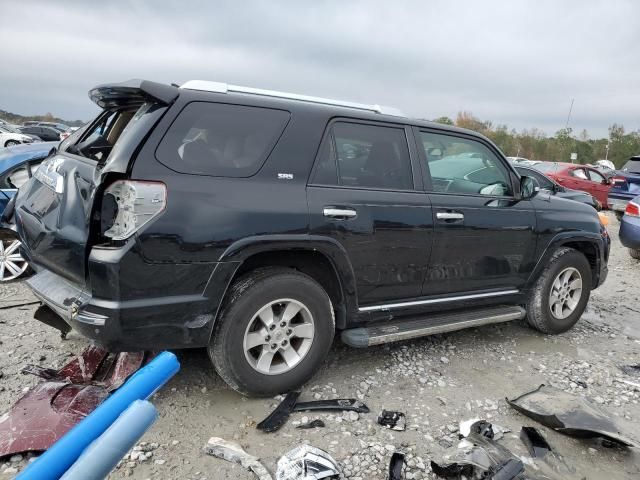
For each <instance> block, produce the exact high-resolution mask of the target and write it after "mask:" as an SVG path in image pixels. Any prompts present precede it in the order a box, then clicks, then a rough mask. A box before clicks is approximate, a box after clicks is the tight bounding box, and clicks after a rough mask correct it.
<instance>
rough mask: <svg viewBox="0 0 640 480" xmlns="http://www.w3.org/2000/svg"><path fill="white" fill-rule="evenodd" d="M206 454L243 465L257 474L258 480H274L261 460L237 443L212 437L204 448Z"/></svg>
mask: <svg viewBox="0 0 640 480" xmlns="http://www.w3.org/2000/svg"><path fill="white" fill-rule="evenodd" d="M204 452H205V453H206V454H207V455H212V456H214V457H218V458H222V459H223V460H226V461H228V462H232V463H237V464H239V465H242V467H243V468H246V469H247V470H249V471H251V472H253V473H254V474H256V476H257V477H258V480H273V477H272V476H271V474H270V473H269V471H268V470H267V468H266V467H265V466H264V465H263V464H262V463H261V462H260V459H259V458H258V457H254V456H253V455H249V454H248V453H247V452H245V451H244V450H243V449H242V447H241V446H240V445H238V444H237V443H234V442H229V441H227V440H225V439H223V438H219V437H211V438H210V439H209V441H208V442H207V444H206V445H205V446H204Z"/></svg>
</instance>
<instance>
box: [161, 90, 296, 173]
mask: <svg viewBox="0 0 640 480" xmlns="http://www.w3.org/2000/svg"><path fill="white" fill-rule="evenodd" d="M289 117H290V114H289V112H286V111H284V110H275V109H270V108H260V107H247V106H242V105H230V104H223V103H208V102H192V103H190V104H189V105H187V106H186V107H185V108H184V109H183V110H182V112H180V114H179V115H178V117H177V118H176V120H175V121H174V122H173V124H172V125H171V127H170V128H169V131H168V132H167V133H166V135H165V136H164V138H163V139H162V141H161V142H160V145H159V146H158V149H157V150H156V157H157V158H158V160H159V161H160V162H161V163H162V164H164V165H166V166H167V167H169V168H171V169H172V170H175V171H177V172H181V173H190V174H196V175H211V176H215V177H249V176H251V175H253V174H254V173H256V172H257V171H258V170H259V169H260V167H261V166H262V164H263V163H264V161H265V160H266V158H267V157H268V156H269V153H271V150H272V149H273V147H274V146H275V144H276V142H277V140H278V138H279V137H280V135H281V134H282V132H283V131H284V128H285V127H286V125H287V122H288V121H289Z"/></svg>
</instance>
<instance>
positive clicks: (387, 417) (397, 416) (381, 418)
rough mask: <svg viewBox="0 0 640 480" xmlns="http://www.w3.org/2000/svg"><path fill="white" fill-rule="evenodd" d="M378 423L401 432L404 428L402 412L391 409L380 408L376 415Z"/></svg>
mask: <svg viewBox="0 0 640 480" xmlns="http://www.w3.org/2000/svg"><path fill="white" fill-rule="evenodd" d="M378 425H382V426H383V427H387V428H390V429H391V430H396V431H398V432H403V431H404V430H405V428H406V420H405V416H404V413H402V412H394V411H392V410H382V412H380V415H378Z"/></svg>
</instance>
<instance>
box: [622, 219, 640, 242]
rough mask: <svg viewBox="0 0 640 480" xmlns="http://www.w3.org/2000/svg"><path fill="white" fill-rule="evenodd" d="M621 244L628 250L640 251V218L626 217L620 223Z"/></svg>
mask: <svg viewBox="0 0 640 480" xmlns="http://www.w3.org/2000/svg"><path fill="white" fill-rule="evenodd" d="M620 242H622V245H624V246H625V247H627V248H633V249H634V250H640V218H638V217H630V216H629V215H625V216H624V217H623V218H622V221H621V222H620Z"/></svg>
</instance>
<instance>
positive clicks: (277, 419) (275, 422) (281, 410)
mask: <svg viewBox="0 0 640 480" xmlns="http://www.w3.org/2000/svg"><path fill="white" fill-rule="evenodd" d="M299 396H300V392H289V393H288V394H287V396H286V397H284V400H282V402H280V405H278V406H277V407H276V408H275V410H274V411H273V412H271V413H270V414H269V416H268V417H267V418H265V419H264V420H262V421H261V422H260V423H259V424H258V425H257V426H256V428H257V429H258V430H262V431H263V432H267V433H271V432H275V431H276V430H279V429H280V427H282V426H283V425H284V424H285V423H287V419H288V418H289V415H290V414H291V412H292V411H293V407H295V405H296V401H297V400H298V397H299Z"/></svg>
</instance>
